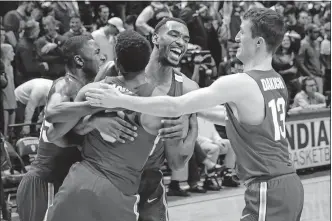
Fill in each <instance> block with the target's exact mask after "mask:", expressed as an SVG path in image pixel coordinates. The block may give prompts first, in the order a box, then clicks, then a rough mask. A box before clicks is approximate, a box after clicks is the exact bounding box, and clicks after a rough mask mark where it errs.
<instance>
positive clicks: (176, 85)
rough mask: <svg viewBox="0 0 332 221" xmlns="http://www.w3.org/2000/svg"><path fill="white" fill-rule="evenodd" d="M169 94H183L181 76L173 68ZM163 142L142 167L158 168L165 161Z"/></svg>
mask: <svg viewBox="0 0 332 221" xmlns="http://www.w3.org/2000/svg"><path fill="white" fill-rule="evenodd" d="M167 95H169V96H173V97H177V96H181V95H183V77H182V74H181V73H180V72H177V71H176V70H174V69H173V78H172V84H171V87H170V90H169V92H168V93H167ZM164 145H165V144H164V142H159V143H158V144H157V146H156V149H155V150H154V152H153V154H152V155H151V156H150V157H149V159H148V161H147V163H146V165H145V167H144V169H158V170H159V169H160V168H161V167H162V166H163V165H164V162H165V158H166V157H165V149H164V147H165V146H164Z"/></svg>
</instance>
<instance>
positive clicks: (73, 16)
mask: <svg viewBox="0 0 332 221" xmlns="http://www.w3.org/2000/svg"><path fill="white" fill-rule="evenodd" d="M73 18H78V19H79V20H80V21H82V19H81V16H79V15H72V16H70V20H72V19H73ZM70 20H69V21H70Z"/></svg>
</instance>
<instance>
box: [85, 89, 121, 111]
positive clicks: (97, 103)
mask: <svg viewBox="0 0 332 221" xmlns="http://www.w3.org/2000/svg"><path fill="white" fill-rule="evenodd" d="M101 85H102V86H103V88H102V89H100V88H99V89H98V88H91V89H89V90H88V91H87V92H86V93H85V96H86V100H87V101H88V102H89V104H90V105H91V106H94V107H103V108H115V107H120V105H119V103H120V99H119V98H120V96H121V95H122V94H121V92H119V91H118V90H117V89H116V88H114V85H108V84H103V83H101Z"/></svg>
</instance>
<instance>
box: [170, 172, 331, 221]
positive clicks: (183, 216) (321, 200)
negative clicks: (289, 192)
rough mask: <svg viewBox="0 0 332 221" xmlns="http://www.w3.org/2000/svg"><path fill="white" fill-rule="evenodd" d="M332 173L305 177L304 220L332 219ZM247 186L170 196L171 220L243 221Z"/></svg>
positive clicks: (327, 220) (324, 220) (323, 220)
mask: <svg viewBox="0 0 332 221" xmlns="http://www.w3.org/2000/svg"><path fill="white" fill-rule="evenodd" d="M330 181H331V179H330V175H329V173H327V174H326V175H324V176H319V177H314V178H309V179H303V180H302V183H303V185H304V208H303V213H302V217H301V221H330V220H331V216H330V197H331V193H330V187H331V182H330ZM244 191H245V188H244V187H240V188H230V189H222V190H221V191H220V192H209V193H208V194H201V195H195V196H192V197H188V198H175V199H174V198H173V199H172V198H170V199H169V214H170V221H239V220H240V217H241V213H242V209H243V207H244V195H243V194H244Z"/></svg>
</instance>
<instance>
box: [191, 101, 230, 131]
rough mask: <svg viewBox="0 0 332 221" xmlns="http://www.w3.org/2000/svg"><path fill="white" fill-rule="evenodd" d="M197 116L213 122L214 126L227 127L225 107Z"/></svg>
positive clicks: (203, 112)
mask: <svg viewBox="0 0 332 221" xmlns="http://www.w3.org/2000/svg"><path fill="white" fill-rule="evenodd" d="M197 116H198V117H200V118H203V119H205V120H208V121H210V122H212V123H213V124H217V125H221V126H225V124H226V121H225V118H226V109H225V107H224V106H223V105H218V106H216V107H213V108H209V109H206V110H203V111H200V112H198V113H197Z"/></svg>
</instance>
